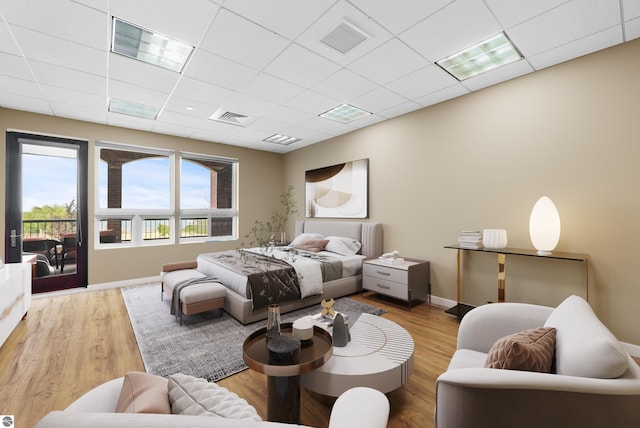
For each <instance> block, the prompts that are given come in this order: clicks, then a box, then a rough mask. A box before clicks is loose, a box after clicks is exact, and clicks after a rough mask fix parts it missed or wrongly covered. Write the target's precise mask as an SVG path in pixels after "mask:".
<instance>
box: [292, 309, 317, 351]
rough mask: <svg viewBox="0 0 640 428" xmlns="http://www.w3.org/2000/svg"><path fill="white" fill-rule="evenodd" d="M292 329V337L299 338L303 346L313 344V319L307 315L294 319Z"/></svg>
mask: <svg viewBox="0 0 640 428" xmlns="http://www.w3.org/2000/svg"><path fill="white" fill-rule="evenodd" d="M292 329H293V333H292V334H293V337H295V338H297V339H300V343H301V344H302V346H303V347H306V346H310V345H312V344H313V321H312V320H311V318H310V317H309V316H305V317H302V318H298V319H297V320H295V321H294V322H293V327H292Z"/></svg>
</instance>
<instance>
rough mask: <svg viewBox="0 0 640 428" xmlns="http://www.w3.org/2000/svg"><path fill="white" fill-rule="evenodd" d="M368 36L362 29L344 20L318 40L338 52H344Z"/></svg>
mask: <svg viewBox="0 0 640 428" xmlns="http://www.w3.org/2000/svg"><path fill="white" fill-rule="evenodd" d="M368 38H369V36H368V35H367V34H366V33H365V32H364V31H362V30H360V29H359V28H357V27H356V26H354V25H353V24H350V23H348V22H346V21H345V22H343V23H342V24H340V25H338V27H336V28H335V29H334V30H333V31H331V32H330V33H329V34H327V35H326V36H324V37H323V38H322V39H320V41H321V42H322V43H324V44H325V45H327V46H329V47H331V48H333V49H335V50H337V51H338V52H340V53H343V54H346V53H347V52H349V51H350V50H351V49H353V48H355V47H356V46H358V45H359V44H360V43H362V42H364V41H365V40H367V39H368Z"/></svg>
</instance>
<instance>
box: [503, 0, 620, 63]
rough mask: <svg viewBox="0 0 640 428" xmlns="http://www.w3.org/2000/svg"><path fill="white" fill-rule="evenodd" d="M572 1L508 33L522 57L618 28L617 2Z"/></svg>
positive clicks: (618, 8)
mask: <svg viewBox="0 0 640 428" xmlns="http://www.w3.org/2000/svg"><path fill="white" fill-rule="evenodd" d="M586 1H587V0H574V1H572V2H569V3H565V4H563V5H562V6H560V7H558V8H556V9H553V10H551V11H549V12H547V13H545V14H542V15H540V16H538V17H536V18H534V19H531V20H530V21H527V22H525V23H523V24H521V25H518V26H516V27H514V28H512V29H511V30H510V31H509V36H510V37H511V40H512V41H513V42H514V43H515V44H516V46H518V48H519V49H520V52H522V53H523V54H524V55H525V56H534V55H537V54H539V53H541V52H544V51H547V50H550V49H553V48H556V47H558V46H561V45H564V44H566V43H570V42H573V41H574V40H577V39H581V38H583V37H586V36H588V35H589V34H593V33H597V32H600V31H603V30H606V29H607V28H610V27H613V26H615V25H619V24H620V3H619V0H589V3H590V5H591V7H589V8H588V9H586V8H584V7H583V5H582V3H584V2H586Z"/></svg>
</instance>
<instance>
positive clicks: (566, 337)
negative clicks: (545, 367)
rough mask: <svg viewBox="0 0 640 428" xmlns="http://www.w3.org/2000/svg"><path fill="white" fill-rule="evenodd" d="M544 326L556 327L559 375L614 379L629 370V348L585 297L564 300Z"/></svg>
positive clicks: (557, 370)
mask: <svg viewBox="0 0 640 428" xmlns="http://www.w3.org/2000/svg"><path fill="white" fill-rule="evenodd" d="M544 326H545V327H555V329H556V372H557V373H558V374H561V375H568V376H581V377H590V378H598V379H613V378H617V377H619V376H621V375H622V374H623V373H624V372H625V371H626V370H627V366H628V358H627V353H626V351H625V350H624V348H623V347H622V345H621V344H620V342H618V340H617V339H616V338H615V336H614V335H613V333H611V332H610V331H609V330H608V329H607V327H605V325H604V324H602V322H601V321H600V320H599V319H598V317H596V315H595V314H594V313H593V310H592V309H591V306H589V303H587V302H586V301H585V300H584V299H583V298H581V297H578V296H570V297H568V298H567V299H565V300H564V301H563V302H562V303H560V305H558V307H557V308H556V309H554V311H553V312H552V313H551V315H549V318H547V321H546V322H545V324H544Z"/></svg>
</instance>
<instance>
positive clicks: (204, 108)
mask: <svg viewBox="0 0 640 428" xmlns="http://www.w3.org/2000/svg"><path fill="white" fill-rule="evenodd" d="M218 108H220V106H219V105H215V104H209V103H204V102H202V101H196V100H193V99H188V98H184V97H179V96H176V95H174V96H172V97H171V98H170V99H169V102H168V103H167V105H166V106H165V111H171V112H174V113H179V114H184V115H185V116H191V117H194V118H198V119H208V118H209V116H211V114H212V113H213V112H214V111H216V110H218Z"/></svg>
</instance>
